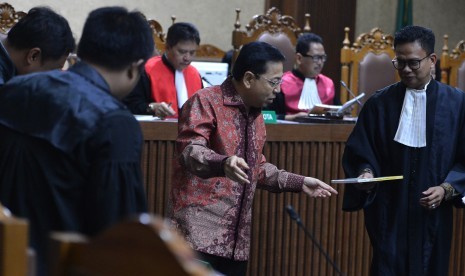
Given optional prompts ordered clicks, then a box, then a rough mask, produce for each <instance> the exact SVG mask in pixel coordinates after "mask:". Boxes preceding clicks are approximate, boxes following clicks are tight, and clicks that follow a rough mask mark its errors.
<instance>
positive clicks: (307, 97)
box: [297, 78, 321, 110]
mask: <svg viewBox="0 0 465 276" xmlns="http://www.w3.org/2000/svg"><path fill="white" fill-rule="evenodd" d="M316 104H321V99H320V96H319V95H318V88H317V86H316V81H315V79H310V78H305V81H304V86H303V88H302V93H301V94H300V100H299V105H298V106H297V108H299V109H301V110H310V109H312V108H313V106H315V105H316Z"/></svg>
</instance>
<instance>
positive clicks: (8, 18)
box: [0, 3, 26, 34]
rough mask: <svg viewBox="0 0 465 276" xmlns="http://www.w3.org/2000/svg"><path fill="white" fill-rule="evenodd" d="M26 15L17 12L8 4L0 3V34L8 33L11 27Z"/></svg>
mask: <svg viewBox="0 0 465 276" xmlns="http://www.w3.org/2000/svg"><path fill="white" fill-rule="evenodd" d="M25 15H26V13H25V12H22V11H15V9H14V8H13V6H11V5H10V4H8V3H0V33H3V34H6V33H8V31H9V30H10V29H11V27H13V25H14V24H16V23H17V22H18V20H19V19H21V18H22V17H24V16H25Z"/></svg>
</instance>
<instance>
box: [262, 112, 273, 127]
mask: <svg viewBox="0 0 465 276" xmlns="http://www.w3.org/2000/svg"><path fill="white" fill-rule="evenodd" d="M262 116H263V120H265V124H276V112H275V111H272V110H262Z"/></svg>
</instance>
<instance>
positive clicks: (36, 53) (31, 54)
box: [26, 47, 42, 65]
mask: <svg viewBox="0 0 465 276" xmlns="http://www.w3.org/2000/svg"><path fill="white" fill-rule="evenodd" d="M41 58H42V51H41V50H40V48H37V47H36V48H32V49H30V50H29V51H27V54H26V62H27V64H28V65H31V64H34V63H37V62H39V63H40V62H41Z"/></svg>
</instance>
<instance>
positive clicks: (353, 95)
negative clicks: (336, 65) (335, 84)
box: [341, 80, 362, 106]
mask: <svg viewBox="0 0 465 276" xmlns="http://www.w3.org/2000/svg"><path fill="white" fill-rule="evenodd" d="M341 85H342V86H343V87H344V88H345V89H346V90H347V92H349V94H350V95H351V96H352V97H354V98H357V97H356V96H355V94H354V93H352V91H350V89H349V87H348V86H347V84H346V83H345V82H344V81H342V80H341ZM357 103H358V104H359V105H360V106H362V102H361V101H360V100H357Z"/></svg>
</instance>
